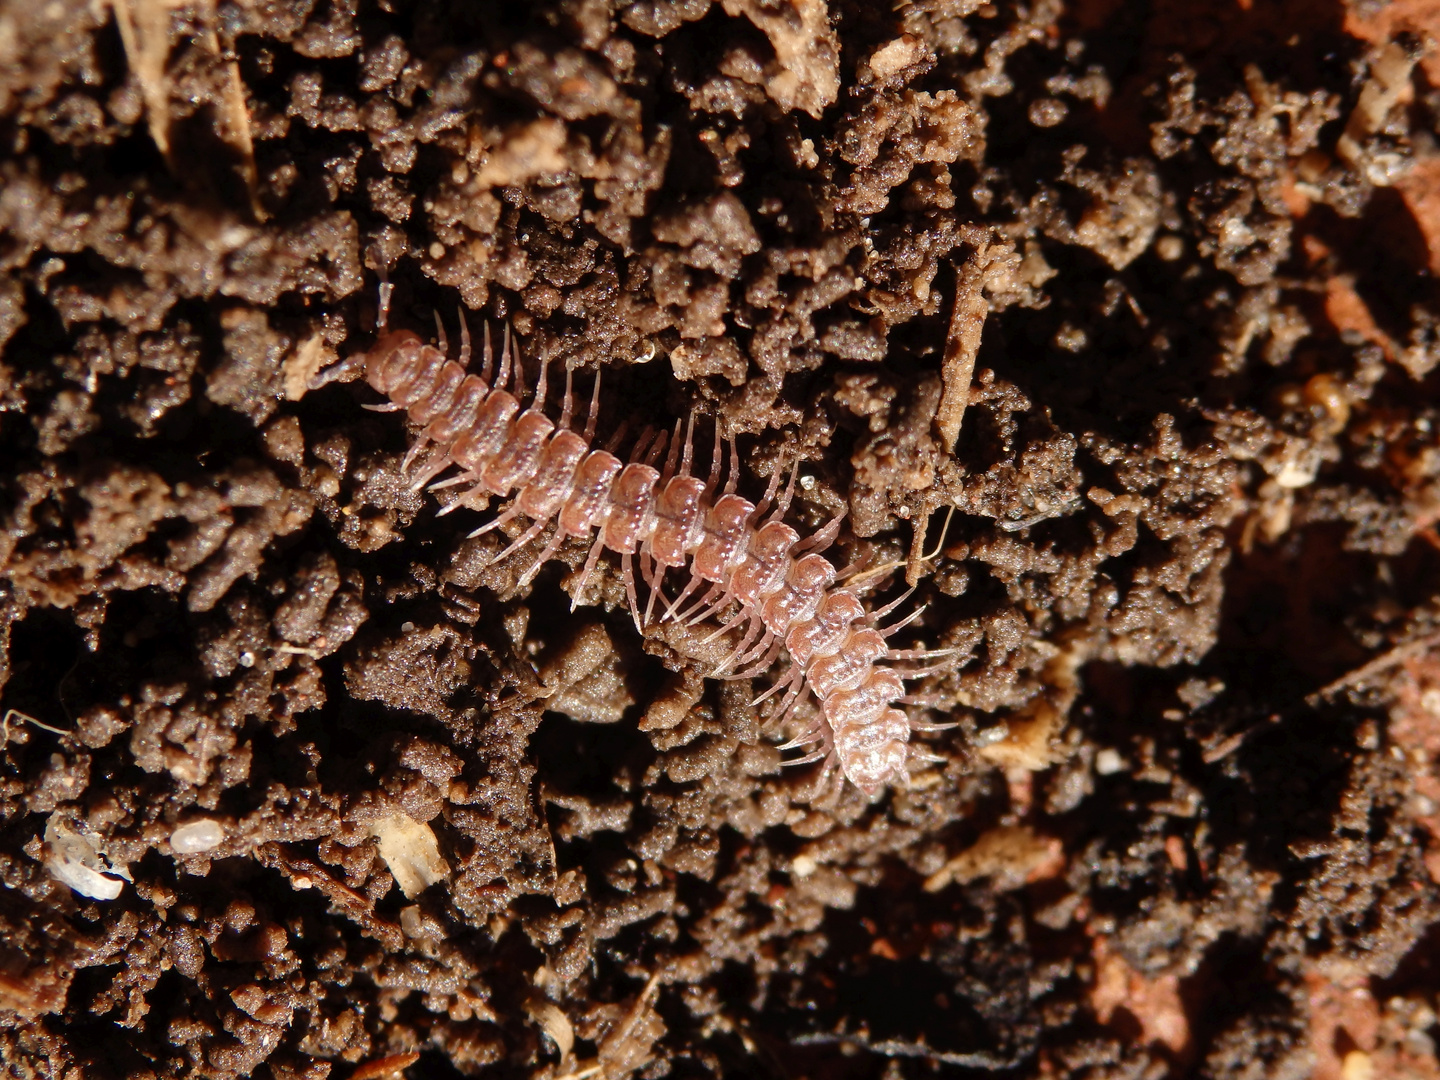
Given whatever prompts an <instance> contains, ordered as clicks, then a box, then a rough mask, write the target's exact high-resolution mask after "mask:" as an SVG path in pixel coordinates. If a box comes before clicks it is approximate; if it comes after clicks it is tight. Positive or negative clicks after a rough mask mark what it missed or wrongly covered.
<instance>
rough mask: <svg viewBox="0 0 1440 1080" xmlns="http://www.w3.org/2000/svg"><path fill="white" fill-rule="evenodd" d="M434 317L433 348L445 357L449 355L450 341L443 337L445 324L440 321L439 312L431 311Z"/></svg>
mask: <svg viewBox="0 0 1440 1080" xmlns="http://www.w3.org/2000/svg"><path fill="white" fill-rule="evenodd" d="M430 314H432V315H434V316H435V347H436V348H437V349H439V350H440V351H441V352H442V353H444V354H445V355H446V356H449V355H450V339H449V338H447V337H446V336H445V324H444V323H443V322H441V321H440V312H438V311H432V312H431V313H430Z"/></svg>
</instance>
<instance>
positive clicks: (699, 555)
mask: <svg viewBox="0 0 1440 1080" xmlns="http://www.w3.org/2000/svg"><path fill="white" fill-rule="evenodd" d="M381 296H382V300H381V321H380V327H379V338H378V340H377V341H376V342H375V344H374V346H373V347H372V348H371V349H370V350H369V351H368V352H365V353H360V354H356V355H354V356H351V357H350V358H348V359H347V360H345V361H344V362H342V363H341V364H339V365H336V366H335V367H332V368H330V369H329V370H327V371H324V372H322V373H320V374H319V375H318V376H317V377H316V378H315V379H313V380H312V386H320V385H323V384H324V383H326V382H330V381H334V380H336V379H340V378H344V377H347V376H353V375H355V374H358V373H359V372H361V371H363V374H364V378H365V381H366V382H367V383H369V385H370V386H371V387H373V388H374V389H375V390H377V391H378V392H379V393H381V394H383V395H385V397H386V398H388V399H389V404H388V405H379V406H368V407H369V408H372V409H377V410H380V411H399V410H402V409H403V410H404V411H405V412H406V413H407V415H408V416H409V418H410V420H411V421H412V422H413V423H414V424H416V425H418V426H420V428H421V433H420V436H419V437H418V438H417V439H416V441H415V444H414V445H413V446H412V447H411V448H410V452H409V453H408V454H407V456H406V458H405V462H404V466H403V469H404V471H405V472H407V473H408V472H409V471H410V470H411V469H412V468H413V467H414V465H415V462H416V461H417V460H418V459H419V457H420V455H421V453H422V452H423V451H425V450H426V449H427V448H433V450H432V453H431V455H430V457H429V458H428V459H427V460H426V462H425V464H424V465H423V466H422V467H420V468H419V469H418V470H417V471H416V472H415V473H414V476H413V478H412V479H413V484H414V487H415V489H416V490H419V489H420V488H422V487H424V486H425V485H427V484H429V483H430V482H431V481H433V480H435V479H436V477H438V476H440V475H441V474H442V473H444V472H445V471H446V470H449V469H452V468H454V469H457V470H458V472H457V474H456V475H455V476H453V477H451V478H450V479H447V480H444V481H441V482H440V483H438V484H435V485H434V487H436V488H444V487H456V486H464V487H466V488H467V490H466V491H465V493H464V494H463V495H462V496H461V497H460V498H459V499H458V500H456V501H455V502H453V503H452V504H451V505H450V506H448V507H446V508H445V510H443V511H442V513H449V512H450V511H451V510H454V509H456V508H457V507H459V506H465V505H473V504H474V503H475V502H476V501H477V500H479V499H486V500H488V499H489V498H490V497H492V496H495V497H508V496H510V495H512V494H513V495H514V500H513V502H512V503H511V504H510V506H509V507H508V508H507V509H506V510H505V511H504V512H503V513H501V514H500V515H499V516H498V517H497V518H495V519H494V520H492V521H490V522H489V523H488V524H486V525H483V526H481V527H480V528H479V529H477V530H475V532H474V533H472V534H471V535H472V536H473V535H479V534H481V533H485V532H488V531H490V530H493V529H496V528H498V527H500V526H501V525H503V524H505V523H506V522H508V521H511V520H513V519H515V518H524V519H527V520H529V522H530V525H529V527H528V528H526V529H525V530H524V531H522V532H521V534H520V535H519V536H518V537H516V538H515V540H514V541H513V542H512V543H511V544H510V545H509V546H508V547H507V548H506V549H505V550H504V551H503V552H501V553H500V554H499V555H498V556H497V561H498V560H499V559H503V558H506V557H508V556H509V555H511V554H513V553H514V552H515V551H517V550H519V549H520V548H522V547H524V546H526V545H527V544H529V543H530V542H531V541H533V540H535V539H536V538H537V537H539V536H540V534H541V533H542V532H543V531H544V530H545V529H546V528H547V527H549V525H550V524H551V522H552V521H553V522H554V526H555V527H554V532H553V534H552V536H551V537H550V539H549V541H548V543H547V544H546V545H545V547H544V549H543V550H542V551H541V552H540V554H539V556H538V557H537V558H536V559H535V561H534V562H533V564H532V565H531V566H530V567H529V569H527V570H526V571H525V573H524V574H523V575H522V576H521V584H522V585H523V584H525V583H528V582H529V581H530V579H531V578H533V577H534V575H535V574H536V573H537V572H538V571H539V569H540V567H541V566H543V565H544V563H545V562H546V561H547V560H549V559H550V558H552V557H553V556H554V555H555V553H556V552H557V551H558V550H559V548H560V545H561V544H562V543H563V542H564V541H565V539H566V538H567V537H576V538H582V539H589V538H590V537H591V536H592V534H593V535H594V540H593V542H592V543H591V547H590V552H589V555H588V557H587V558H586V561H585V567H584V570H583V571H582V574H581V578H580V582H579V584H578V586H577V587H576V590H575V595H576V597H579V596H581V595H583V593H584V586H585V582H586V580H587V579H588V578H589V575H590V574H591V573H592V571H593V570H594V567H595V563H596V560H597V558H598V557H599V555H600V552H601V550H602V549H609V550H611V551H614V552H616V553H618V554H619V555H620V557H621V563H622V571H623V575H624V580H625V588H626V594H627V596H628V599H629V603H630V610H631V613H632V615H633V617H634V619H635V624H636V627H637V628H642V629H643V627H644V625H645V624H647V623H649V622H650V620H651V619H652V617H653V615H654V610H655V606H656V601H657V598H661V597H662V596H663V592H662V581H663V578H664V576H665V574H666V572H667V571H668V570H670V569H683V568H684V567H685V566H686V564H687V563H688V564H689V569H690V573H689V579H688V581H686V582H685V584H684V585H683V587H682V588H681V590H680V592H679V594H678V595H677V596H676V597H675V598H674V599H673V600H669V601H666V602H665V603H664V610H663V613H662V614H661V616H660V618H661V620H662V621H664V620H668V619H672V618H679V619H682V620H686V621H688V622H690V623H699V622H702V621H704V620H705V619H708V618H711V617H712V616H715V615H718V614H719V613H721V612H724V611H726V610H727V609H729V608H730V607H731V606H732V605H733V606H734V609H735V610H734V614H732V615H731V617H730V618H729V619H728V620H726V621H725V622H723V623H722V624H721V625H720V626H719V627H718V628H716V630H715V631H714V633H712V634H711V635H710V638H707V639H706V640H710V639H713V638H715V637H718V636H720V635H722V634H724V633H726V632H728V631H730V630H732V629H735V628H738V627H741V626H743V627H744V631H743V633H742V635H741V637H740V641H739V642H738V643H737V644H736V646H735V648H734V649H733V650H732V651H731V652H730V654H729V655H728V656H727V657H726V658H725V660H723V661H722V662H721V663H720V665H719V666H718V668H717V669H716V670H715V671H713V672H711V674H712V675H714V676H721V675H725V674H726V673H730V674H731V675H740V676H743V675H754V674H759V673H761V672H763V671H765V670H767V669H768V668H769V667H771V666H772V665H773V663H774V662H775V661H776V660H777V659H778V657H779V655H780V653H781V651H782V650H784V651H785V652H786V653H788V655H789V659H790V666H789V669H788V673H787V675H786V676H785V677H784V678H783V679H781V680H780V681H779V682H777V683H776V684H775V685H774V686H772V687H771V688H770V689H769V690H768V691H767V692H766V693H764V694H762V695H761V696H760V697H759V698H757V699H756V704H759V703H760V702H761V701H764V700H765V699H767V698H769V697H771V696H772V695H774V694H776V693H779V692H781V691H783V692H784V693H783V697H782V698H781V700H780V702H779V703H778V705H777V706H776V707H775V709H774V710H773V712H772V716H773V717H776V718H781V717H783V716H785V715H788V714H789V713H790V711H791V710H793V709H794V708H795V706H796V705H797V704H798V703H799V702H800V701H801V700H802V697H803V695H804V694H806V693H807V692H813V693H814V695H815V697H816V698H817V699H818V701H819V703H820V713H819V716H818V718H817V719H816V720H815V722H814V724H813V726H811V727H810V729H809V730H807V731H806V732H805V733H804V734H802V735H801V736H800V737H798V738H796V739H794V740H793V741H792V742H790V743H787V744H786V745H785V746H784V747H782V749H795V748H800V747H813V749H812V750H810V752H808V753H806V754H805V755H804V756H803V757H800V758H798V759H795V760H793V761H791V762H789V763H788V764H803V763H806V762H812V761H821V760H824V761H825V762H826V767H827V769H828V768H830V767H833V766H836V765H838V766H839V768H840V770H841V772H842V773H843V774H844V775H845V777H846V778H847V779H849V780H850V781H851V782H852V783H854V784H855V785H856V786H857V787H859V788H860V789H861V790H863V791H865V792H866V793H867V794H871V795H873V794H876V793H877V792H878V791H879V790H880V789H881V788H883V787H884V785H886V784H887V783H896V782H899V783H903V782H904V781H905V780H906V779H907V775H908V774H907V773H906V770H905V763H906V758H907V744H908V743H909V740H910V735H911V732H912V731H916V730H937V729H938V728H939V727H940V725H927V724H921V723H919V722H917V721H914V720H912V719H911V718H910V717H909V716H907V715H906V713H905V712H904V711H902V710H901V709H899V708H897V707H896V706H897V705H899V704H905V703H908V702H911V701H912V700H913V699H911V698H909V697H907V695H906V690H905V680H906V679H913V678H917V677H919V676H921V675H924V674H928V673H929V672H931V671H933V670H935V668H933V667H931V668H910V669H908V670H900V669H898V668H897V667H896V666H895V664H896V662H897V661H899V662H913V661H923V660H931V659H936V658H939V657H943V656H946V655H947V653H946V651H945V650H936V651H926V650H898V649H892V648H890V647H889V645H888V644H887V641H886V639H887V637H889V636H890V635H891V634H893V633H894V632H895V631H897V630H899V629H900V628H901V627H902V626H904V625H905V624H906V623H908V622H909V621H910V619H905V620H903V621H901V622H900V623H897V624H895V625H893V626H891V627H889V628H887V629H881V628H880V627H879V625H878V624H879V622H880V620H882V619H883V618H885V617H886V616H887V615H889V613H890V612H891V611H892V610H893V609H894V608H895V607H896V606H897V604H898V603H899V602H900V601H896V602H895V603H894V604H891V605H889V606H888V607H886V608H884V609H882V610H880V611H877V612H874V613H871V612H867V611H866V609H865V606H864V604H863V603H862V602H861V600H860V591H861V585H860V581H859V578H860V577H862V576H863V575H856V576H852V577H851V578H849V579H848V580H847V581H846V582H842V580H841V572H840V571H837V569H836V567H835V566H834V564H832V563H831V562H830V560H829V559H827V558H826V557H825V556H824V555H823V554H822V552H823V551H824V550H826V549H827V548H828V547H829V546H830V544H831V543H832V542H833V541H834V539H835V537H836V535H837V534H838V532H839V528H840V519H839V518H836V519H835V520H834V521H832V522H830V523H829V524H828V525H827V526H825V527H824V528H822V529H820V530H819V531H817V532H816V533H814V534H813V535H811V536H808V537H802V536H801V535H800V534H799V533H798V532H796V531H795V530H794V529H792V528H791V527H790V526H789V525H786V524H785V523H784V521H783V520H782V518H783V517H784V515H785V513H786V511H787V510H788V508H789V505H790V501H791V497H792V496H793V494H794V488H795V479H796V476H797V474H798V462H797V463H796V468H794V469H792V470H791V471H790V479H789V482H788V483H787V484H786V486H785V488H784V490H783V491H780V488H779V481H780V476H781V470H779V469H776V470H775V472H774V474H773V475H772V476H771V479H770V485H769V488H768V490H767V491H766V493H765V496H764V498H763V499H762V500H761V502H760V503H759V505H756V504H754V503H751V502H749V501H747V500H746V499H744V498H742V497H741V496H740V495H738V494H736V490H735V489H736V486H737V481H738V476H737V473H738V468H737V462H738V455H737V453H736V450H735V445H734V441H733V439H731V440H729V447H730V464H729V469H728V475H727V477H726V478H725V482H724V485H723V487H722V486H721V485H720V474H721V471H722V462H723V460H724V456H725V455H724V449H723V446H722V441H721V435H720V431H719V428H718V426H717V428H716V433H715V448H714V452H713V454H712V456H711V467H710V474H709V477H708V478H707V479H706V480H703V481H702V480H700V479H699V478H698V477H695V476H692V475H690V467H691V462H692V436H693V434H694V416H693V415H692V416H691V418H690V422H689V423H688V424H686V425H685V435H684V439H683V442H682V440H681V438H680V427H681V425H680V424H679V423H678V422H677V424H676V426H675V431H674V434H673V435H671V436H669V437H668V443H669V452H668V454H667V453H666V444H667V433H666V432H663V431H661V432H658V433H657V432H654V431H653V430H647V431H646V432H645V433H644V434H642V435H641V437H640V439H639V440H638V441H637V442H636V444H635V446H634V448H633V449H632V450H631V452H630V455H629V460H628V461H621V460H620V458H618V457H616V456H615V454H614V453H613V452H612V451H613V450H614V449H615V448H616V447H617V446H618V445H619V442H620V440H621V438H623V426H622V430H621V431H620V432H617V433H616V434H615V436H614V437H612V439H611V440H610V444H609V445H608V447H607V448H595V447H594V445H593V444H594V440H595V432H596V423H597V415H598V413H597V407H598V404H599V392H600V383H599V377H598V375H597V377H596V383H595V389H594V392H593V394H592V397H591V401H590V409H589V413H588V415H587V417H586V421H585V428H584V430H583V431H582V432H577V431H575V430H573V429H572V427H571V421H572V414H573V399H572V393H571V391H572V384H571V373H570V372H568V371H567V373H566V381H565V394H564V398H563V400H562V402H561V410H560V416H559V419H558V420H552V419H550V417H549V416H547V415H546V411H545V409H546V394H547V382H546V370H545V367H544V365H542V366H541V370H540V375H539V378H538V381H537V385H536V388H535V392H534V394H533V396H532V398H531V400H530V403H529V406H528V407H526V408H522V407H521V402H520V399H519V396H518V395H520V394H521V390H520V386H519V381H520V380H519V371H518V367H519V357H518V352H517V351H515V350H513V349H512V347H511V341H510V334H509V331H508V329H507V331H506V334H505V342H504V346H503V347H502V349H501V351H500V366H499V371H498V372H496V371H495V365H494V355H493V352H492V349H491V345H490V333H489V329H488V327H487V329H486V331H485V341H484V348H483V361H484V363H483V368H482V370H481V372H480V374H478V375H477V374H473V373H470V372H467V370H466V366H467V364H468V363H469V360H470V335H469V330H468V328H467V327H466V325H465V321H464V319H463V316H462V319H461V334H462V336H461V346H460V354H459V359H458V361H456V360H451V359H449V357H448V355H447V353H448V346H447V344H446V341H445V333H444V328H443V327H440V329H439V347H436V346H432V345H429V344H426V343H425V342H424V341H422V340H421V339H420V338H419V337H418V336H417V335H416V334H414V333H412V332H411V331H409V330H388V329H387V328H386V326H385V309H386V307H387V302H388V299H389V297H388V286H387V287H382V293H381ZM436 321H437V325H438V324H439V320H438V318H437V320H436ZM492 377H493V380H494V381H493V382H492ZM682 446H683V449H682ZM662 455H663V456H664V459H665V460H664V463H663V465H661V466H660V467H659V468H657V467H656V465H657V464H658V463H659V462H660V458H661V457H662ZM777 492H778V495H777ZM637 559H638V561H639V563H640V571H641V577H642V579H643V580H644V581H645V582H646V584H647V586H648V587H649V598H648V602H647V604H646V606H645V610H644V613H643V614H642V613H641V610H640V605H639V600H638V595H637V588H636V574H635V562H636V560H637ZM706 584H708V585H709V586H710V588H709V590H708V591H707V592H706V593H704V595H703V596H701V597H700V599H698V600H696V601H695V602H694V603H692V604H691V606H690V607H689V608H684V605H685V602H686V601H687V600H690V598H691V597H692V596H693V595H694V594H695V593H696V592H697V591H698V590H699V589H701V588H702V587H703V586H704V585H706ZM907 595H908V594H907ZM902 600H903V597H902ZM682 608H683V610H682ZM916 614H918V612H917V613H916ZM913 617H914V616H913V615H912V616H911V618H913ZM910 752H911V753H915V752H916V751H915V750H914V749H911V750H910Z"/></svg>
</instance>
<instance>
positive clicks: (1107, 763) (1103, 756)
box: [1095, 746, 1125, 776]
mask: <svg viewBox="0 0 1440 1080" xmlns="http://www.w3.org/2000/svg"><path fill="white" fill-rule="evenodd" d="M1124 768H1125V759H1124V758H1122V757H1121V756H1120V752H1119V751H1118V750H1112V749H1111V748H1110V747H1108V746H1107V747H1106V748H1105V749H1104V750H1101V751H1100V752H1099V753H1098V754H1096V755H1095V771H1096V772H1097V773H1099V774H1100V775H1101V776H1113V775H1115V774H1116V773H1117V772H1120V770H1122V769H1124Z"/></svg>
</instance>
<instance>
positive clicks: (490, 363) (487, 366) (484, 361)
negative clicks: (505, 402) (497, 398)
mask: <svg viewBox="0 0 1440 1080" xmlns="http://www.w3.org/2000/svg"><path fill="white" fill-rule="evenodd" d="M483 340H484V344H483V345H482V346H481V352H480V359H481V367H480V381H481V382H483V383H484V384H485V385H486V386H489V387H492V388H493V389H497V390H498V389H499V387H497V386H495V384H494V383H492V382H491V381H490V376H491V375H494V374H495V352H494V350H493V349H491V348H490V320H489V319H486V320H485V336H484V339H483Z"/></svg>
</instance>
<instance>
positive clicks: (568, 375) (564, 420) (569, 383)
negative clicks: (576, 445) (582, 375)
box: [555, 367, 575, 431]
mask: <svg viewBox="0 0 1440 1080" xmlns="http://www.w3.org/2000/svg"><path fill="white" fill-rule="evenodd" d="M574 389H575V369H574V368H571V367H566V368H565V401H564V403H563V404H562V405H561V407H560V423H558V424H556V425H555V427H556V429H557V430H559V431H569V430H570V415H571V412H572V410H573V409H574V406H575V398H574V394H573V391H574Z"/></svg>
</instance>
